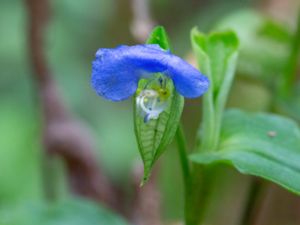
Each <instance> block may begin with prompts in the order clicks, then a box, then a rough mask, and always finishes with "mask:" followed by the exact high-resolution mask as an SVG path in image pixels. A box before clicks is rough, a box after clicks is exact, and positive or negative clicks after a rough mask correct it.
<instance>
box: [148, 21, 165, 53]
mask: <svg viewBox="0 0 300 225" xmlns="http://www.w3.org/2000/svg"><path fill="white" fill-rule="evenodd" d="M146 42H147V44H158V45H159V46H160V47H161V48H162V49H165V50H169V49H170V43H169V38H168V35H167V33H166V31H165V29H164V28H163V27H162V26H157V27H155V28H154V29H153V30H152V32H151V34H150V35H149V38H148V40H147V41H146Z"/></svg>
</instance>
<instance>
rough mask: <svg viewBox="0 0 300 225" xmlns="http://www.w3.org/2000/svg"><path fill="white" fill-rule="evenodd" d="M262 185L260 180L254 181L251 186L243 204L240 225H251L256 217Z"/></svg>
mask: <svg viewBox="0 0 300 225" xmlns="http://www.w3.org/2000/svg"><path fill="white" fill-rule="evenodd" d="M263 189H264V185H263V184H262V183H261V181H260V180H254V181H253V183H252V184H251V187H250V190H249V195H248V199H247V202H246V204H245V209H244V213H243V215H242V218H241V222H240V225H252V224H254V223H255V218H256V217H257V215H256V214H257V212H256V210H257V208H258V206H259V205H260V203H261V197H262V191H263Z"/></svg>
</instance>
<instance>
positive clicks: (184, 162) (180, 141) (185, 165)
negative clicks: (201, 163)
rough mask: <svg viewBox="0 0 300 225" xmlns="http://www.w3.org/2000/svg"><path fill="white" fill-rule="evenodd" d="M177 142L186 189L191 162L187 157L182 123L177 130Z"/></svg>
mask: <svg viewBox="0 0 300 225" xmlns="http://www.w3.org/2000/svg"><path fill="white" fill-rule="evenodd" d="M176 142H177V149H178V153H179V157H180V163H181V170H182V176H183V182H184V188H185V191H186V190H187V187H188V184H189V177H190V167H189V162H188V157H187V147H186V141H185V137H184V132H183V129H182V125H181V124H180V125H179V126H178V129H177V131H176Z"/></svg>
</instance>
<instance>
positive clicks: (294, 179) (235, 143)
mask: <svg viewBox="0 0 300 225" xmlns="http://www.w3.org/2000/svg"><path fill="white" fill-rule="evenodd" d="M191 160H192V161H194V162H196V163H200V164H212V163H226V164H230V165H232V166H234V167H235V168H236V169H237V170H238V171H240V172H241V173H244V174H250V175H255V176H259V177H262V178H264V179H267V180H270V181H272V182H274V183H277V184H279V185H281V186H283V187H284V188H286V189H288V190H289V191H291V192H294V193H296V194H300V164H299V162H300V129H299V127H298V125H297V124H296V123H295V122H294V121H292V120H290V119H287V118H284V117H281V116H276V115H272V114H266V113H258V114H254V113H253V114H252V113H245V112H242V111H239V110H230V111H227V112H226V113H225V115H224V120H223V126H222V131H221V139H220V144H219V146H218V151H216V152H213V153H197V154H192V155H191Z"/></svg>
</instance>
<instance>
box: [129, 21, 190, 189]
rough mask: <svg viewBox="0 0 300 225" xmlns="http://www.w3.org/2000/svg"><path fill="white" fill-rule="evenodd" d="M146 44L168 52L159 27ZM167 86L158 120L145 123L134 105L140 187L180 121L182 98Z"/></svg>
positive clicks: (163, 35) (171, 85)
mask: <svg viewBox="0 0 300 225" xmlns="http://www.w3.org/2000/svg"><path fill="white" fill-rule="evenodd" d="M147 44H159V45H160V47H161V48H163V49H165V50H169V42H168V38H167V34H166V32H165V30H164V28H163V27H160V26H159V27H156V28H154V30H153V31H152V33H151V35H150V37H149V39H148V41H147ZM167 86H168V88H169V89H170V90H171V95H170V97H169V100H168V106H167V108H166V109H165V110H164V111H163V112H162V113H161V114H160V115H159V118H158V119H152V120H150V121H149V122H147V123H145V122H144V118H143V117H142V116H141V114H140V112H139V110H137V107H136V104H135V103H134V104H135V105H134V128H135V134H136V139H137V143H138V147H139V151H140V154H141V157H142V160H143V163H144V177H143V181H142V183H141V184H142V185H143V184H144V183H145V182H146V181H147V180H148V179H149V176H150V173H151V169H152V167H153V165H154V163H155V162H156V160H157V159H158V158H159V156H160V155H161V154H162V153H163V152H164V151H165V150H166V148H167V146H168V145H169V144H170V143H171V141H172V140H173V138H174V135H175V133H176V130H177V128H178V124H179V121H180V117H181V113H182V109H183V105H184V98H183V97H182V96H181V95H179V94H178V93H177V92H176V90H175V88H174V85H173V82H172V81H171V80H169V81H168V82H167ZM144 87H145V83H144V82H143V81H142V82H140V83H139V88H140V89H144Z"/></svg>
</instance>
